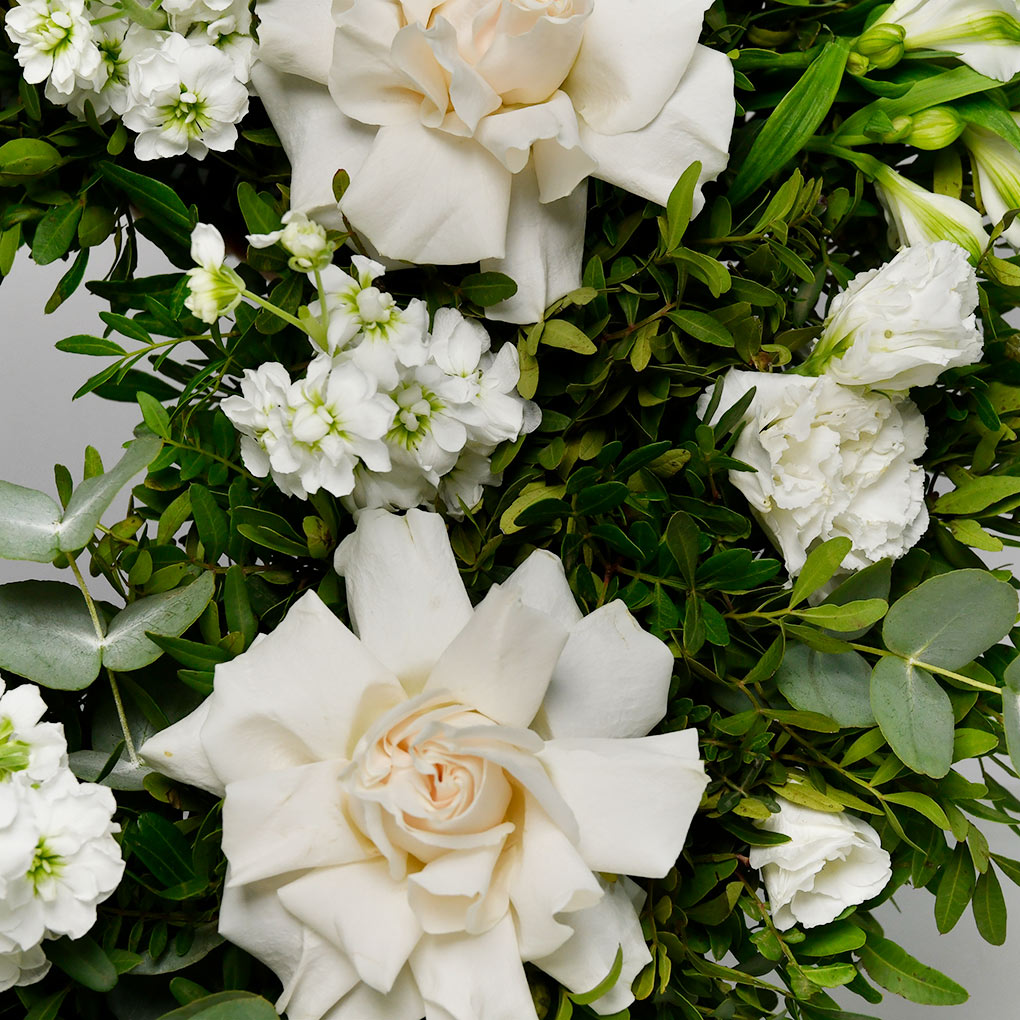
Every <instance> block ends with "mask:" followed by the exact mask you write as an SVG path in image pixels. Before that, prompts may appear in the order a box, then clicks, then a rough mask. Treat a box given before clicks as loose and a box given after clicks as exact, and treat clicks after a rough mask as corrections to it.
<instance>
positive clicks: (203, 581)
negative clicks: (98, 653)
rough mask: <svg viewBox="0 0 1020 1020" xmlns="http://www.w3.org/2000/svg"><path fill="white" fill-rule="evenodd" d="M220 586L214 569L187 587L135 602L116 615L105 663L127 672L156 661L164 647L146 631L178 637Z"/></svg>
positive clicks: (104, 654) (106, 644)
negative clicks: (217, 584)
mask: <svg viewBox="0 0 1020 1020" xmlns="http://www.w3.org/2000/svg"><path fill="white" fill-rule="evenodd" d="M215 589H216V581H215V578H214V576H213V574H212V572H211V571H207V572H206V573H204V574H202V576H201V577H199V578H198V579H197V580H195V581H192V582H191V584H189V585H187V586H186V587H184V588H175V589H174V590H173V591H167V592H162V593H161V594H159V595H149V596H148V597H147V598H143V599H138V600H137V601H136V602H132V603H131V605H129V606H128V607H127V608H126V609H124V610H123V612H120V613H118V614H117V616H115V617H114V619H113V622H112V623H111V624H110V629H109V631H108V632H107V635H106V640H105V642H104V643H103V665H104V666H106V667H107V668H108V669H113V670H118V671H122V672H126V671H128V670H132V669H141V668H142V667H143V666H148V665H149V663H150V662H155V661H156V659H158V658H159V657H160V656H161V655H162V654H163V649H162V648H160V647H159V646H158V645H156V644H154V643H153V642H152V641H151V640H150V639H149V638H148V637H146V632H150V633H155V634H159V635H161V636H164V637H178V636H179V635H181V634H183V633H184V632H185V631H186V630H187V629H188V628H189V627H190V626H191V625H192V624H193V623H194V622H195V621H196V620H197V619H198V618H199V617H200V616H201V615H202V610H204V609H205V607H206V606H207V605H208V604H209V600H210V599H211V598H212V597H213V592H214V591H215Z"/></svg>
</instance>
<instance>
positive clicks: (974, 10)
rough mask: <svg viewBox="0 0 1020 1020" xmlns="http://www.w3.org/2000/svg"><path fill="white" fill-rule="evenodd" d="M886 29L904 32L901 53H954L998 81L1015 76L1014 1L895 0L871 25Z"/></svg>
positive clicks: (1019, 62)
mask: <svg viewBox="0 0 1020 1020" xmlns="http://www.w3.org/2000/svg"><path fill="white" fill-rule="evenodd" d="M886 24H894V25H900V26H902V27H903V29H904V30H905V35H904V37H903V47H904V49H907V50H943V51H946V52H950V53H953V54H955V55H956V56H958V57H959V58H960V60H962V61H963V62H964V63H965V64H967V65H968V66H969V67H972V68H974V70H975V71H978V72H980V73H981V74H986V75H988V76H989V77H990V78H997V79H998V80H999V81H1009V80H1010V78H1012V77H1013V75H1014V74H1016V73H1017V71H1020V45H1018V43H1020V12H1018V10H1017V4H1016V0H896V2H895V3H893V4H892V5H891V6H890V7H888V8H887V9H886V10H885V12H884V13H883V14H882V16H881V17H880V18H879V19H878V20H877V21H875V22H874V25H886ZM872 27H874V26H872Z"/></svg>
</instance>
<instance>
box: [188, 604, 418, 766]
mask: <svg viewBox="0 0 1020 1020" xmlns="http://www.w3.org/2000/svg"><path fill="white" fill-rule="evenodd" d="M296 648H299V649H301V660H300V668H297V669H296V668H295V659H294V650H295V649H296ZM403 699H404V692H403V690H402V688H401V687H400V685H399V684H398V683H397V681H396V679H395V678H394V677H393V676H392V674H390V673H389V672H387V670H386V669H385V668H384V667H383V666H381V665H380V664H379V662H378V661H377V660H376V659H374V658H373V657H372V655H371V653H370V652H369V651H368V650H367V649H366V648H365V647H364V645H362V643H361V642H360V641H358V640H357V639H356V638H355V637H354V635H353V634H352V633H351V632H350V631H349V630H348V629H347V628H346V627H345V626H344V625H343V624H342V623H341V622H340V621H339V620H338V619H337V618H336V617H335V616H334V615H333V614H332V613H331V612H330V611H329V610H328V609H327V608H326V607H325V605H323V603H322V601H321V600H320V599H319V597H318V596H317V595H316V594H315V593H314V592H308V593H307V594H306V595H304V596H302V598H301V599H300V600H299V601H298V602H296V603H295V604H294V605H293V606H292V607H291V609H290V610H289V612H288V613H287V615H286V616H285V617H284V618H283V620H282V621H281V623H280V624H279V625H278V626H277V628H276V630H274V631H273V632H272V633H271V634H269V635H267V636H265V637H263V638H261V639H260V640H258V641H256V642H255V643H254V644H252V646H251V648H249V649H248V651H247V652H245V654H244V655H242V656H239V657H238V658H236V659H234V660H232V661H231V662H224V663H221V664H220V665H219V666H217V667H216V679H215V681H214V688H213V693H212V695H211V696H210V698H209V699H208V705H209V708H208V717H207V719H206V721H205V724H204V725H203V727H202V742H203V744H204V746H205V748H206V753H207V754H208V755H209V761H210V764H211V765H212V768H213V771H214V772H215V773H216V775H218V776H219V777H220V779H222V780H223V782H224V783H231V782H233V781H234V780H235V779H246V778H249V777H252V776H260V775H263V774H264V773H266V772H274V771H277V770H279V769H285V768H290V767H293V766H296V765H306V764H310V763H311V762H316V761H323V760H328V759H331V758H349V757H350V755H351V752H352V751H353V749H354V744H355V743H356V742H357V740H358V738H359V737H360V736H361V731H360V729H359V728H358V726H359V722H358V721H359V720H360V719H363V718H365V717H368V718H372V717H374V716H375V715H376V714H378V713H379V712H382V711H387V710H389V709H390V708H391V707H392V706H393V705H395V704H397V703H398V702H400V701H402V700H403ZM309 705H315V707H316V708H315V711H314V712H311V713H310V712H309V711H308V706H309Z"/></svg>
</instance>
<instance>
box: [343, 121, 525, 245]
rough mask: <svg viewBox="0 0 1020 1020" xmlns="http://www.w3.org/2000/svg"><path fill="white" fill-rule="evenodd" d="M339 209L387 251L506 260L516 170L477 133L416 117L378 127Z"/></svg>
mask: <svg viewBox="0 0 1020 1020" xmlns="http://www.w3.org/2000/svg"><path fill="white" fill-rule="evenodd" d="M351 176H352V180H351V186H350V187H349V188H348V189H347V192H346V194H345V195H344V197H343V201H342V203H341V208H342V209H343V212H344V215H346V217H347V218H348V220H349V221H350V223H351V225H352V226H353V227H354V229H355V230H357V231H359V232H360V233H363V234H364V235H365V236H366V237H367V238H368V239H369V240H370V241H371V242H372V244H373V245H374V246H375V247H376V248H377V249H378V250H379V251H380V252H381V253H382V254H383V255H385V256H387V257H388V258H393V259H404V260H406V261H408V262H416V263H432V264H433V265H457V264H459V263H462V262H477V261H478V260H479V259H488V258H502V257H503V255H504V253H505V251H506V235H507V215H508V212H509V208H510V176H511V175H510V173H509V172H508V171H507V170H506V168H505V167H503V166H501V165H500V163H499V161H498V160H497V159H495V157H493V156H492V155H490V154H489V153H488V152H486V150H485V149H483V148H482V146H480V145H479V144H478V143H477V142H476V141H475V140H474V139H471V138H459V137H457V136H455V135H451V134H447V133H445V132H443V131H434V130H431V129H430V128H426V127H423V126H422V125H421V124H419V123H418V122H416V121H414V122H409V123H406V124H389V125H386V126H384V127H382V128H380V129H379V133H378V134H377V135H376V138H375V142H374V143H373V145H372V148H371V150H370V151H369V153H368V155H367V156H366V158H365V161H364V163H362V164H361V166H360V168H359V169H358V172H357V173H354V174H352V175H351Z"/></svg>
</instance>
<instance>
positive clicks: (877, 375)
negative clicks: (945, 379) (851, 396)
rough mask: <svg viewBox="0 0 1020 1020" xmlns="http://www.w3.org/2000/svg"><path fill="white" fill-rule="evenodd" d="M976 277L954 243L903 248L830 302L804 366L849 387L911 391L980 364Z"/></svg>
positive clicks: (965, 256) (860, 277) (961, 249)
mask: <svg viewBox="0 0 1020 1020" xmlns="http://www.w3.org/2000/svg"><path fill="white" fill-rule="evenodd" d="M977 303H978V286H977V274H976V273H975V272H974V268H973V267H972V266H971V264H970V263H969V262H968V261H967V252H966V251H964V249H963V248H961V247H960V246H959V245H958V244H953V243H952V242H951V241H936V242H935V243H934V244H918V245H911V246H910V247H909V248H904V249H903V250H902V251H901V252H900V253H899V254H898V255H896V257H895V258H893V259H892V260H890V261H889V262H887V263H886V264H885V265H884V266H881V267H880V268H878V269H871V270H869V271H868V272H866V273H859V274H858V275H857V276H855V277H854V278H853V279H852V280H851V281H850V283H849V284H848V285H847V288H846V290H844V291H843V292H842V293H840V294H838V295H837V296H836V297H835V299H834V300H833V302H832V306H831V308H830V309H829V314H828V316H827V317H826V320H825V325H824V328H823V330H822V335H821V338H820V339H819V341H818V344H817V346H816V348H815V350H814V351H813V352H812V354H811V357H810V358H809V359H808V361H807V362H806V363H805V365H804V366H803V367H804V368H805V369H806V370H808V372H809V374H812V375H817V374H821V373H822V372H824V373H825V374H826V375H828V376H830V377H831V378H832V379H835V380H836V382H838V383H841V384H842V385H844V386H869V387H871V388H872V389H880V390H907V389H910V388H911V387H913V386H930V385H931V384H932V383H934V382H935V380H936V379H937V378H938V377H939V375H940V374H941V373H942V372H944V371H946V369H948V368H954V367H956V366H959V365H970V364H973V363H974V362H975V361H977V360H978V358H980V357H981V348H982V342H983V341H982V336H981V330H980V329H979V327H978V323H977V317H976V315H975V309H976V307H977Z"/></svg>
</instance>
